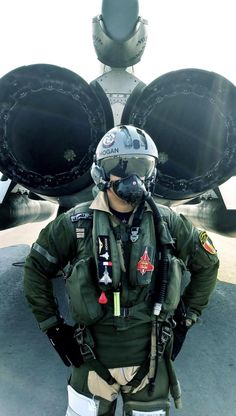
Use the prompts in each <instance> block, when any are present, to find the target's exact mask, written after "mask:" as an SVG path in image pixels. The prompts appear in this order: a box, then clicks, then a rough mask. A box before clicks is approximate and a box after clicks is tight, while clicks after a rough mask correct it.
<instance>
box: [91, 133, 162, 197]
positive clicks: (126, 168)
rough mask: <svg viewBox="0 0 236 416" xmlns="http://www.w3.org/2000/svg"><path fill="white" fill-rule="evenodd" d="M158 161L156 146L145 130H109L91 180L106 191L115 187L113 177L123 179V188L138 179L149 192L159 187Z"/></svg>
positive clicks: (97, 153) (96, 158) (98, 153)
mask: <svg viewBox="0 0 236 416" xmlns="http://www.w3.org/2000/svg"><path fill="white" fill-rule="evenodd" d="M157 159H158V151H157V148H156V145H155V143H154V141H153V140H152V139H151V137H150V136H149V135H148V134H147V133H146V132H145V131H144V130H142V129H140V128H137V127H134V126H130V125H119V126H116V127H114V128H112V129H111V130H109V131H108V132H107V133H106V134H105V135H104V136H103V137H102V139H101V140H100V142H99V143H98V146H97V149H96V153H95V156H94V163H93V165H92V168H91V176H92V178H93V180H94V182H95V184H96V185H97V186H98V188H99V189H100V190H103V191H104V190H106V189H108V188H109V187H110V186H111V182H110V175H114V176H115V177H118V178H120V180H119V183H121V185H124V184H127V183H128V182H129V180H128V178H131V180H132V178H133V176H135V177H136V178H138V180H139V181H141V182H142V183H144V184H145V187H146V189H147V190H148V191H149V190H151V188H152V187H153V185H154V183H155V177H156V163H157ZM115 182H116V181H115ZM117 182H118V181H117Z"/></svg>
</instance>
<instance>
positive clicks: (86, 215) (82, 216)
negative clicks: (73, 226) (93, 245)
mask: <svg viewBox="0 0 236 416" xmlns="http://www.w3.org/2000/svg"><path fill="white" fill-rule="evenodd" d="M92 218H93V214H91V213H90V212H79V213H78V214H74V215H71V216H70V220H71V222H78V221H79V220H92Z"/></svg>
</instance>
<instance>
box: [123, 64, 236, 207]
mask: <svg viewBox="0 0 236 416" xmlns="http://www.w3.org/2000/svg"><path fill="white" fill-rule="evenodd" d="M121 122H122V124H134V125H135V126H137V127H140V128H142V129H144V130H145V131H147V133H148V134H150V136H151V137H152V138H153V140H154V141H155V142H156V145H157V148H158V151H159V162H158V165H157V169H158V175H157V182H156V186H155V195H156V196H157V197H161V198H164V199H167V200H184V199H191V198H193V197H195V196H197V195H200V194H201V193H204V192H206V191H208V190H209V189H214V188H216V187H217V186H218V185H220V184H221V183H223V182H225V181H226V180H227V179H229V178H230V177H231V176H232V172H233V170H235V167H236V88H235V86H234V85H233V84H232V83H231V82H229V81H228V80H227V79H225V78H224V77H222V76H221V75H219V74H216V73H213V72H208V71H205V70H200V69H182V70H178V71H173V72H170V73H167V74H165V75H162V76H161V77H159V78H157V79H155V80H154V81H153V82H152V83H151V84H149V85H148V86H146V87H145V88H143V89H142V90H141V92H140V94H139V96H138V97H135V100H134V99H133V98H132V94H131V96H130V97H129V99H128V101H127V103H126V106H125V109H124V112H123V115H122V120H121Z"/></svg>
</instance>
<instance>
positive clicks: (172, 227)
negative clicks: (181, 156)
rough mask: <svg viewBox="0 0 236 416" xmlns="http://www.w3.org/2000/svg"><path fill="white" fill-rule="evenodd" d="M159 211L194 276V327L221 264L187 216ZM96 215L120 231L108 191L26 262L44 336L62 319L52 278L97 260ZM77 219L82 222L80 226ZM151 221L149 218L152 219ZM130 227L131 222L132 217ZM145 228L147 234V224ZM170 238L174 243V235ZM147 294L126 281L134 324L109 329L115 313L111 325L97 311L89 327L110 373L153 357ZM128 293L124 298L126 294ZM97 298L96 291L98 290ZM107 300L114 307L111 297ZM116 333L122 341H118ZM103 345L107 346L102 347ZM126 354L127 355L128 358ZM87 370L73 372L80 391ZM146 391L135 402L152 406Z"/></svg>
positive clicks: (75, 212) (188, 298)
mask: <svg viewBox="0 0 236 416" xmlns="http://www.w3.org/2000/svg"><path fill="white" fill-rule="evenodd" d="M159 210H160V212H161V215H162V217H163V219H164V221H165V222H166V223H167V225H168V229H169V232H170V235H171V237H172V239H173V241H174V245H175V256H176V257H177V258H179V259H180V260H181V261H182V262H183V263H185V264H186V266H187V268H188V270H189V271H190V272H191V280H190V282H189V284H188V285H187V287H186V288H185V290H184V293H183V296H182V298H183V300H184V303H185V305H186V306H187V318H189V319H191V320H192V321H193V322H195V321H196V320H197V317H198V316H200V315H201V313H202V311H203V309H204V308H205V307H206V306H207V304H208V300H209V296H210V294H211V292H212V291H213V289H214V286H215V283H216V277H217V270H218V267H219V261H218V258H217V255H216V254H215V252H214V247H213V246H211V242H210V240H208V239H206V238H205V237H204V238H203V234H202V233H200V232H199V231H198V230H197V229H196V228H195V227H193V225H192V224H191V223H190V222H189V221H188V220H187V219H186V218H185V217H183V216H182V215H177V214H176V213H175V212H174V211H172V210H171V209H169V208H167V207H162V206H159ZM92 212H94V213H98V218H99V212H100V213H101V212H102V215H106V216H108V217H109V218H110V219H111V222H112V224H113V226H117V225H119V223H120V222H119V220H118V219H117V218H115V217H114V215H113V214H112V213H111V212H110V210H109V207H108V203H107V199H106V195H105V194H104V193H103V192H100V193H99V194H98V195H97V197H96V198H95V200H94V201H93V203H92V204H91V206H90V209H88V204H82V205H80V206H78V207H76V208H74V209H72V210H70V211H69V212H67V213H65V214H62V215H60V216H59V217H58V218H56V219H55V220H54V221H52V222H51V223H50V224H49V225H48V226H47V227H46V228H45V229H44V230H42V231H41V233H40V235H39V237H38V239H37V241H36V243H34V245H33V246H32V249H31V252H30V254H29V256H28V257H27V259H26V265H25V279H24V287H25V294H26V298H27V300H28V302H29V305H30V307H31V308H32V311H33V313H34V315H35V317H36V319H37V321H38V322H39V325H40V328H41V329H42V330H43V331H47V329H49V328H50V327H52V326H53V325H55V324H56V323H57V321H58V317H59V311H58V306H57V303H56V302H55V299H54V295H53V290H52V282H51V279H52V278H54V277H55V276H56V274H57V272H58V270H60V269H62V268H64V267H65V266H66V265H67V264H68V262H70V263H72V264H73V263H75V262H74V259H76V260H80V255H81V253H90V256H91V257H96V255H94V253H95V245H94V241H93V239H92V231H91V218H90V213H92ZM104 213H105V214H104ZM150 215H151V213H150V208H149V207H148V206H146V208H145V213H144V219H143V222H144V224H145V227H144V228H143V231H142V233H141V234H145V228H146V232H147V233H149V234H150V236H151V237H150V236H149V239H150V238H151V240H152V236H153V235H154V234H153V233H154V227H153V230H152V226H151V225H150ZM76 216H77V217H76ZM77 218H78V222H76V219H77ZM101 218H102V217H101ZM147 218H149V220H148V219H147ZM145 221H146V222H147V224H149V226H148V227H149V228H148V227H147V226H146V223H145ZM148 221H149V222H148ZM130 222H132V217H131V219H130ZM75 224H76V226H75ZM122 226H123V225H121V227H122ZM98 228H99V225H98ZM140 228H141V230H142V222H141V225H140ZM144 237H145V235H144ZM167 237H168V238H169V236H167ZM153 238H154V237H153ZM145 241H146V240H145ZM207 243H208V245H207ZM126 244H127V243H126ZM130 245H132V243H130ZM126 247H128V246H126ZM133 257H134V256H133ZM115 260H116V264H118V263H119V259H115ZM137 260H138V258H136V260H135V261H134V262H133V260H132V256H130V264H129V268H128V269H129V270H131V271H133V270H136V269H137ZM124 261H127V256H124ZM76 267H78V268H79V267H83V265H82V263H78V262H77V263H76ZM91 267H92V266H91ZM117 267H118V266H117ZM88 270H89V269H88ZM92 273H94V267H93V268H92V269H91V274H92ZM130 274H131V272H130ZM68 282H69V279H68ZM94 285H95V286H96V280H94ZM97 286H98V285H97ZM96 290H97V288H96ZM144 290H145V288H143V287H137V288H135V287H131V285H130V284H129V282H128V283H127V282H124V279H123V281H122V286H121V303H122V302H123V304H122V305H121V306H122V307H125V306H128V307H129V308H130V309H132V310H133V315H134V317H133V321H132V319H130V317H129V319H130V322H131V324H130V323H129V320H125V319H122V320H121V319H119V318H118V319H117V320H116V321H114V322H116V323H117V322H119V324H118V325H117V326H115V325H107V322H108V320H109V319H111V315H112V309H111V311H110V312H109V313H110V315H109V319H108V320H106V319H105V318H104V316H101V319H100V318H99V311H98V318H97V319H95V321H94V322H92V323H91V325H90V329H91V333H92V335H93V338H94V340H95V353H96V356H97V358H98V359H99V360H101V362H102V363H103V364H104V365H106V366H107V367H109V368H116V367H125V366H133V365H134V366H135V365H141V364H142V363H143V360H144V359H146V358H147V356H148V354H149V353H150V336H151V314H150V313H147V310H148V309H144V310H141V311H139V310H138V309H139V308H138V305H137V303H138V304H141V303H140V300H144V299H143V296H144V295H143V293H144ZM72 291H73V287H72ZM124 291H125V295H124V294H123V293H122V292H124ZM95 293H97V292H96V291H95ZM122 296H123V297H122ZM122 299H123V300H122ZM71 301H72V305H71V307H72V311H73V310H76V308H77V307H78V305H76V302H77V301H76V296H75V297H74V298H73V296H72V297H71ZM108 301H109V302H108V306H109V303H110V298H109V297H108ZM124 303H125V304H124ZM94 305H95V302H94ZM98 306H99V305H98ZM95 307H96V306H95ZM99 307H100V306H99ZM136 307H137V314H139V318H138V319H139V321H138V320H137V321H136V323H135V324H132V322H134V320H135V311H136ZM95 315H96V314H95ZM75 317H76V313H74V319H75ZM142 317H143V319H142ZM75 320H76V319H75ZM77 323H81V322H77ZM120 323H121V324H120ZM117 331H119V332H117ZM117 334H118V335H119V336H117ZM104 340H105V342H103V341H104ZM123 351H125V354H124V353H123ZM113 357H114V359H113ZM163 365H164V364H161V366H163ZM82 367H83V366H82ZM84 368H86V365H84ZM84 368H82V369H81V370H80V369H79V370H77V369H74V371H73V374H72V386H73V387H74V388H75V389H76V387H77V386H76V383H77V382H78V374H80V375H81V376H82V373H83V370H84ZM88 371H89V370H87V372H88ZM163 371H164V372H166V369H165V368H164V370H163ZM73 380H74V381H73ZM78 389H80V391H81V389H82V390H83V391H84V393H85V394H86V393H89V390H88V387H85V386H84V387H83V388H82V387H81V385H80V386H78ZM159 389H160V387H158V390H157V394H156V398H157V399H158V398H160V396H161V397H162V398H163V395H166V396H168V387H165V388H164V391H163V390H162V389H161V390H159ZM146 390H147V389H146ZM146 390H145V389H143V392H144V391H145V395H146V396H145V397H146V400H145V399H144V395H143V396H142V390H141V392H138V393H136V395H137V398H136V400H142V401H147V400H148V396H147V392H146ZM132 400H135V394H134V395H132ZM102 403H103V405H102V408H103V409H105V410H102V412H103V413H99V414H104V415H105V414H106V411H107V409H108V410H109V408H110V407H109V406H110V404H109V403H106V400H103V401H102Z"/></svg>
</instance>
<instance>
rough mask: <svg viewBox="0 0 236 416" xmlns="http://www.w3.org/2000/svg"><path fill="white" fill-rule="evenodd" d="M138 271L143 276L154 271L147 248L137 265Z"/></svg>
mask: <svg viewBox="0 0 236 416" xmlns="http://www.w3.org/2000/svg"><path fill="white" fill-rule="evenodd" d="M137 270H138V271H139V272H140V273H141V275H142V276H143V275H144V274H145V273H146V272H152V271H153V270H154V266H153V264H151V262H150V257H149V255H148V249H147V247H146V248H145V250H144V253H143V255H142V256H141V258H140V260H139V262H138V264H137Z"/></svg>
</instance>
